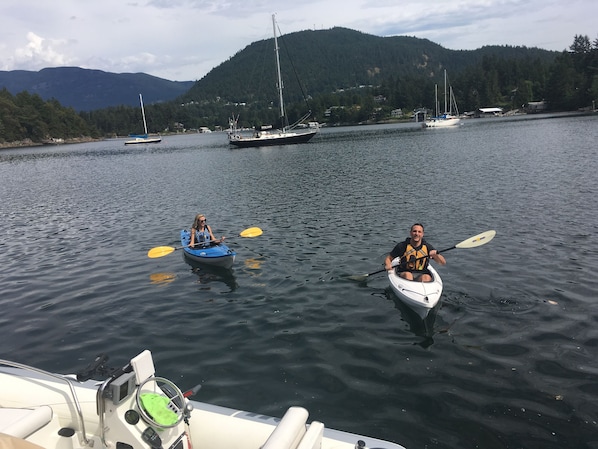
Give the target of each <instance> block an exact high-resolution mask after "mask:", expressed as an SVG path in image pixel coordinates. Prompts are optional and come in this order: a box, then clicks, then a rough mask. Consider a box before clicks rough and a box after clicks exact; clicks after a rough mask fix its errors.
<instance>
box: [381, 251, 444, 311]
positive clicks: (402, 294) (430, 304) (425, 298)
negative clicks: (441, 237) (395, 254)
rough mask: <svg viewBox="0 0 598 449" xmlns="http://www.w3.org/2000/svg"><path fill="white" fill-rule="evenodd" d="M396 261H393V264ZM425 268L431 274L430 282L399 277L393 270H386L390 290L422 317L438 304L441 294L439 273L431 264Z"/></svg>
mask: <svg viewBox="0 0 598 449" xmlns="http://www.w3.org/2000/svg"><path fill="white" fill-rule="evenodd" d="M397 263H398V262H397ZM397 263H395V261H393V266H394V265H396V264H397ZM427 269H428V271H429V273H430V275H431V276H432V282H416V281H409V280H407V279H403V278H402V277H400V276H399V275H398V274H397V273H396V271H395V270H392V271H389V272H388V280H389V281H390V286H391V288H392V291H393V292H394V293H395V294H396V295H397V296H398V297H399V299H400V300H401V301H402V302H403V303H405V304H406V305H408V306H409V307H410V308H411V309H412V310H413V311H414V312H416V313H417V314H418V315H419V316H420V317H421V318H422V319H424V318H426V317H427V316H428V313H430V310H432V309H433V308H434V307H435V306H436V305H437V304H438V302H439V301H440V296H441V295H442V279H441V278H440V275H439V274H438V272H437V271H436V270H435V269H434V267H432V265H431V264H428V268H427Z"/></svg>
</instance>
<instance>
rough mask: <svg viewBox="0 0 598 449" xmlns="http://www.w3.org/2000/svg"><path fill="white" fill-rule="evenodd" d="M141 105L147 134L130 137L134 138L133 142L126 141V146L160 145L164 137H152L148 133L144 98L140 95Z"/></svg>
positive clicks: (131, 135)
mask: <svg viewBox="0 0 598 449" xmlns="http://www.w3.org/2000/svg"><path fill="white" fill-rule="evenodd" d="M139 103H140V104H141V117H142V118H143V129H144V131H145V134H140V135H136V134H130V135H129V137H132V139H131V140H127V141H125V145H139V144H143V143H160V142H162V137H160V136H159V135H158V136H150V135H149V134H148V133H147V122H146V120H145V108H144V107H143V97H142V96H141V94H139Z"/></svg>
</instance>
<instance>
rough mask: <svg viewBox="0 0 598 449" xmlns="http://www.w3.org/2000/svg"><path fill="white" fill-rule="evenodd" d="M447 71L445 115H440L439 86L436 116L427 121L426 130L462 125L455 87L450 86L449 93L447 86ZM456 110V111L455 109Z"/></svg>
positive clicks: (436, 91)
mask: <svg viewBox="0 0 598 449" xmlns="http://www.w3.org/2000/svg"><path fill="white" fill-rule="evenodd" d="M446 85H447V82H446V70H445V71H444V113H442V114H441V113H440V104H439V103H438V84H437V85H436V86H435V100H436V105H435V107H436V115H435V116H434V117H431V118H430V119H429V120H427V121H425V122H424V124H423V126H424V128H444V127H447V126H457V125H459V124H460V123H461V119H460V118H459V109H458V108H457V101H456V100H455V95H454V94H453V87H452V86H450V85H449V90H448V91H447V89H446V87H447V86H446ZM453 108H454V109H453Z"/></svg>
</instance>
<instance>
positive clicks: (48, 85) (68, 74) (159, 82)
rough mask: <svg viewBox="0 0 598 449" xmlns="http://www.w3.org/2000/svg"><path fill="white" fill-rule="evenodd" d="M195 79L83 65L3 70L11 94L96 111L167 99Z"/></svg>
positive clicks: (2, 83) (0, 75)
mask: <svg viewBox="0 0 598 449" xmlns="http://www.w3.org/2000/svg"><path fill="white" fill-rule="evenodd" d="M193 84H194V81H169V80H165V79H162V78H158V77H155V76H151V75H147V74H145V73H110V72H104V71H102V70H92V69H82V68H79V67H55V68H46V69H42V70H40V71H38V72H34V71H27V70H12V71H0V89H2V88H6V89H7V90H8V91H9V92H10V93H11V94H13V95H16V94H18V93H19V92H23V91H27V92H29V93H30V94H37V95H39V96H40V97H41V98H42V99H44V100H49V99H51V98H55V99H56V100H58V101H59V102H60V104H61V105H63V106H66V107H72V108H73V109H75V110H76V111H93V110H97V109H103V108H107V107H111V106H119V105H125V106H139V94H140V93H141V94H143V102H144V103H145V104H148V105H149V104H154V103H163V102H169V101H172V100H174V99H175V98H177V97H179V96H181V95H183V94H184V93H186V92H187V91H188V90H189V89H190V88H191V87H192V86H193Z"/></svg>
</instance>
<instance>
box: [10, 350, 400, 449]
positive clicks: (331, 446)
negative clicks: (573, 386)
mask: <svg viewBox="0 0 598 449" xmlns="http://www.w3.org/2000/svg"><path fill="white" fill-rule="evenodd" d="M105 360H106V357H105V356H104V357H100V356H98V357H97V358H96V360H95V363H94V364H93V366H92V365H90V366H89V367H87V368H86V370H85V374H81V373H80V374H78V375H77V376H74V375H62V374H54V373H50V372H46V371H43V370H41V369H37V368H34V367H31V366H27V365H23V364H20V363H16V362H11V361H7V360H0V448H11V449H41V448H45V449H67V448H68V449H83V448H86V449H90V448H93V449H108V448H110V449H114V448H117V449H142V448H145V449H191V448H193V447H194V448H196V449H198V448H211V449H231V448H236V449H354V448H381V449H384V448H387V449H404V448H403V447H402V446H400V445H398V444H396V443H392V442H388V441H384V440H380V439H377V438H371V437H366V436H362V435H358V434H355V433H350V432H343V431H338V430H333V429H328V428H326V427H325V426H324V424H323V423H321V422H319V421H315V420H312V421H311V423H308V422H307V420H308V412H307V410H306V409H304V408H303V407H296V406H293V407H290V408H289V409H288V410H287V412H286V413H285V414H284V416H283V417H282V419H276V418H272V417H269V416H264V415H260V414H258V413H250V412H245V411H242V410H234V409H230V408H225V407H220V406H217V405H212V404H207V403H203V402H198V401H193V400H189V399H188V397H189V396H191V395H193V394H195V392H196V391H197V390H199V386H197V387H195V388H193V389H191V390H189V391H188V392H186V393H183V392H181V390H180V389H179V388H178V387H177V386H176V385H175V384H174V383H173V382H172V381H170V380H168V379H165V378H162V377H156V375H155V372H154V371H155V369H154V362H153V358H152V355H151V353H150V351H148V350H145V351H143V352H142V353H141V354H139V355H138V356H136V357H134V358H133V359H131V361H130V362H129V363H128V364H127V365H125V366H124V367H122V368H118V369H116V370H115V369H108V368H106V367H105V366H104V362H105ZM186 377H188V376H186ZM196 377H197V379H200V378H201V375H200V374H199V373H198V374H197V376H196ZM92 379H98V380H92ZM362 427H363V426H362Z"/></svg>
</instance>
